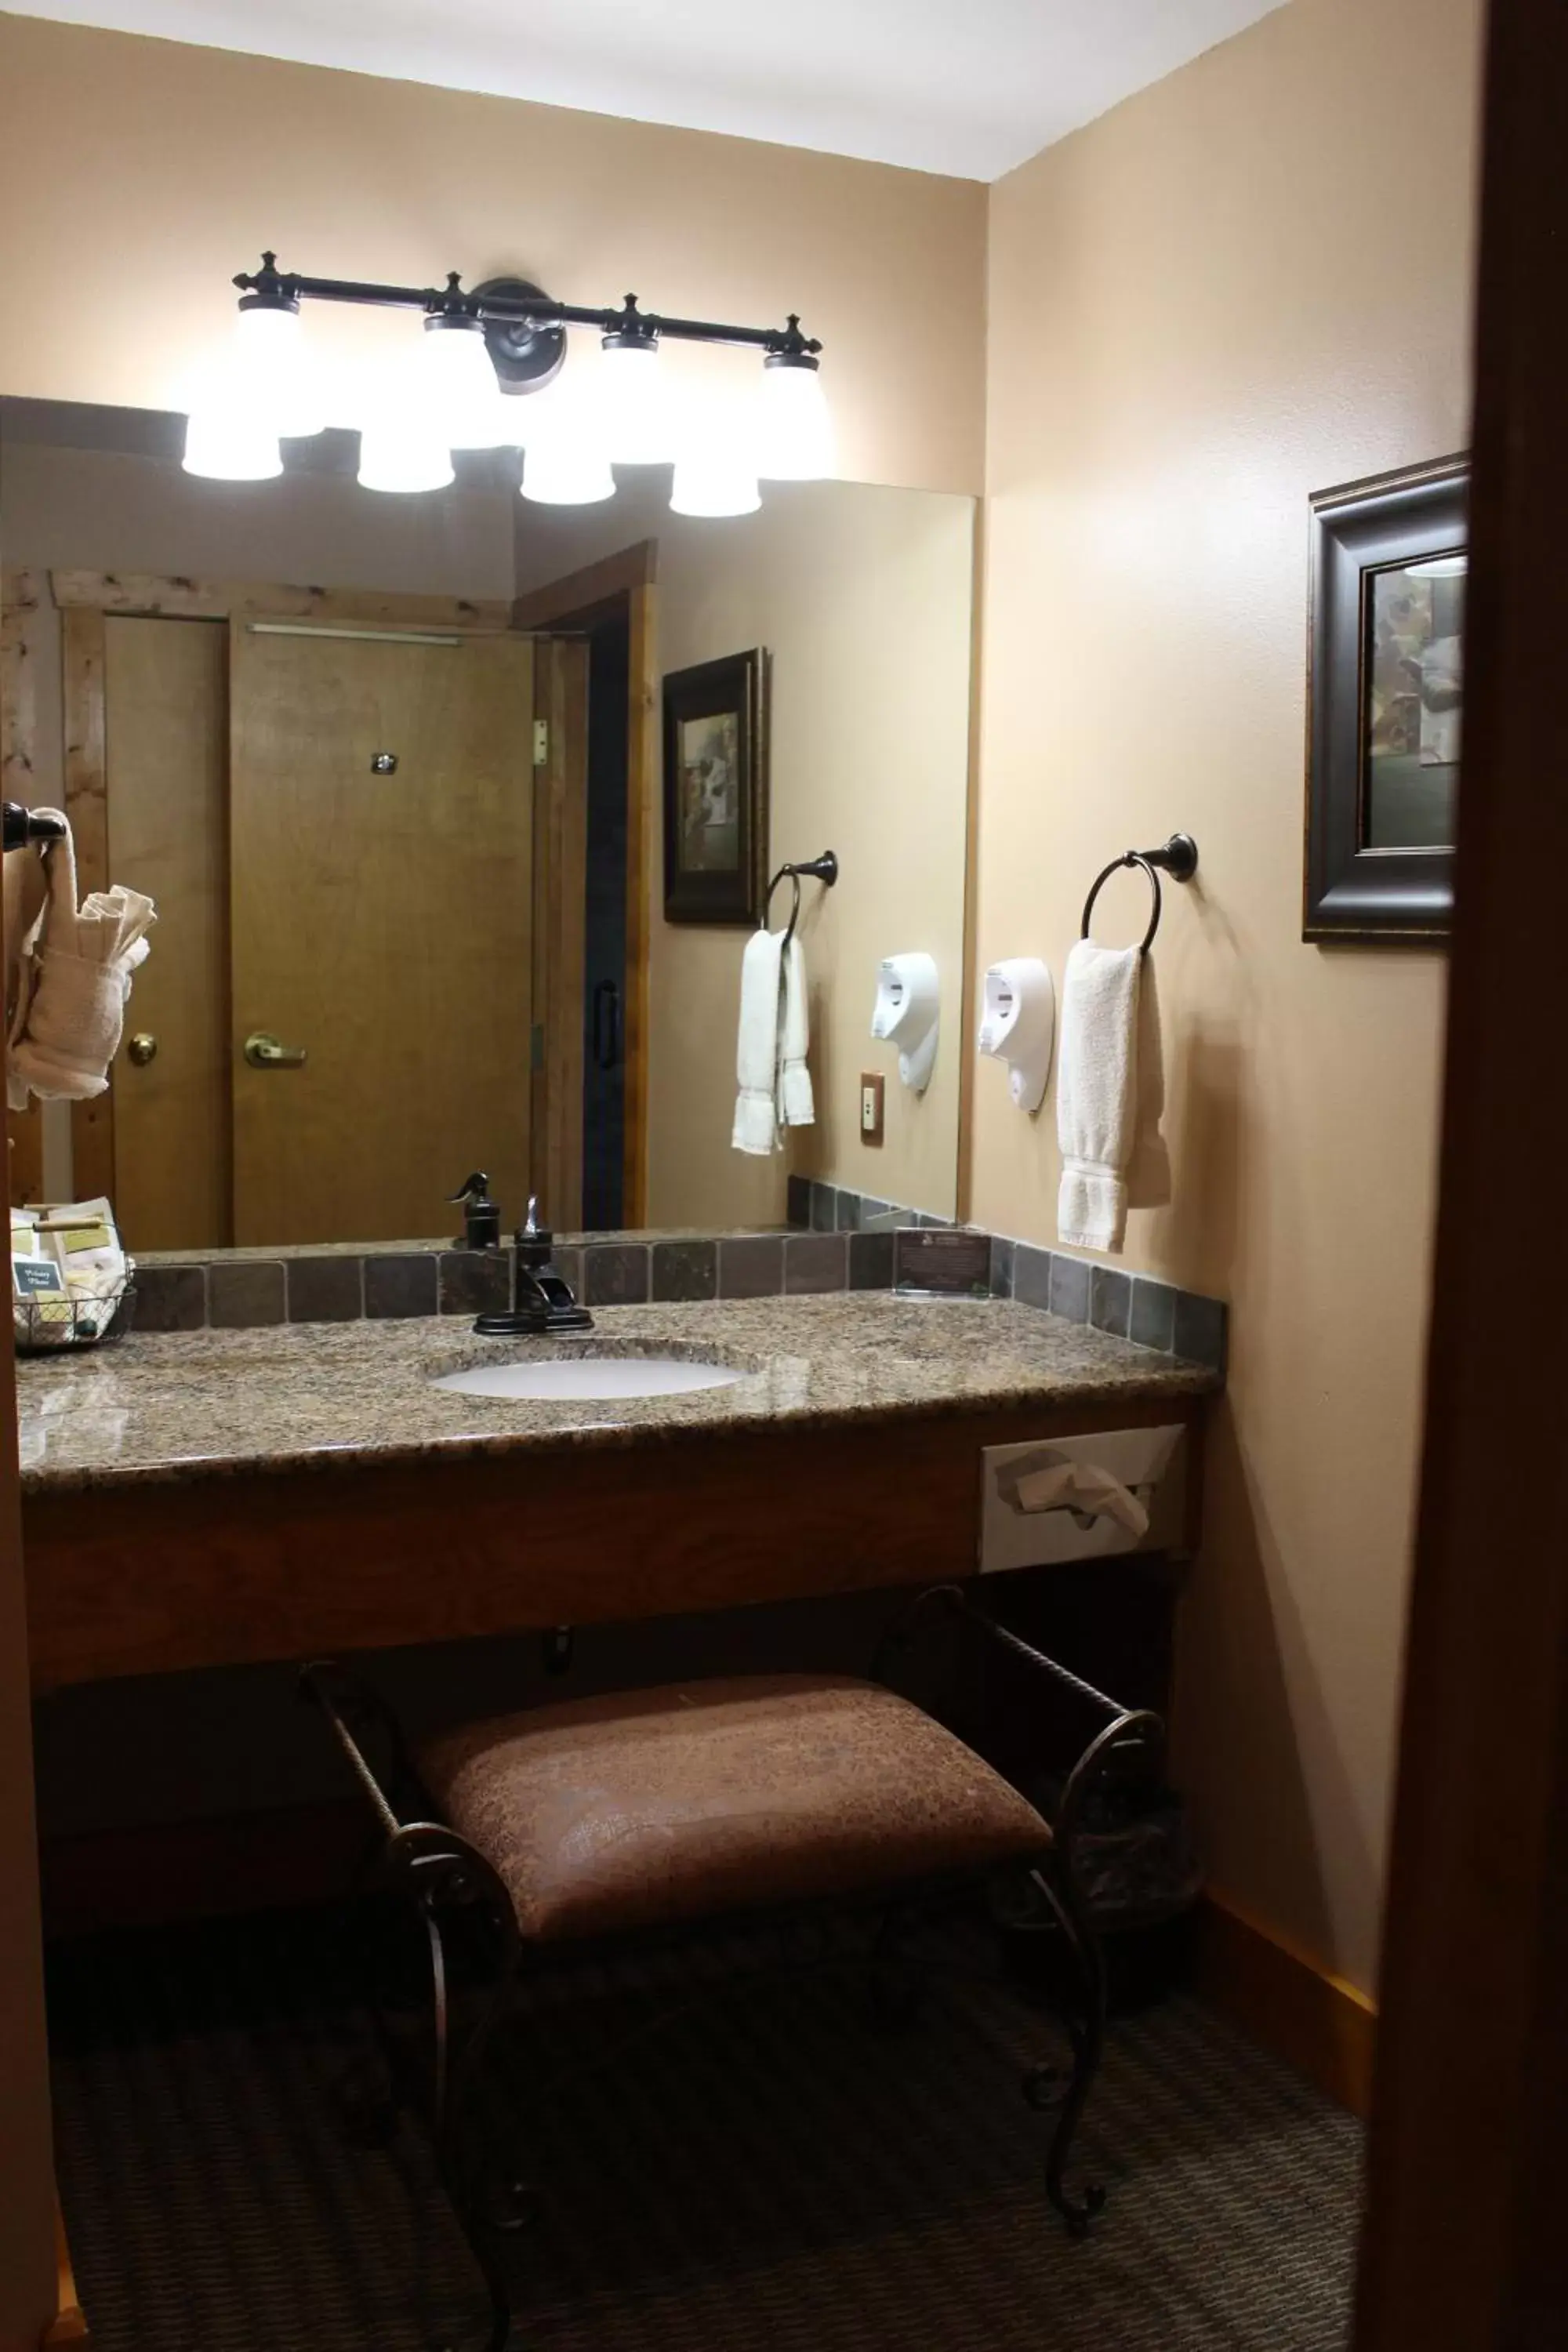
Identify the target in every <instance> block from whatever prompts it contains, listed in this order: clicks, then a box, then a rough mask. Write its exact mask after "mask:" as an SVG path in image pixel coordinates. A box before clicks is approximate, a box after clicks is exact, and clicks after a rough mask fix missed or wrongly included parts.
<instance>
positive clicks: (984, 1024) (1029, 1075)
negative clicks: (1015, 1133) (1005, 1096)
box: [980, 956, 1057, 1111]
mask: <svg viewBox="0 0 1568 2352" xmlns="http://www.w3.org/2000/svg"><path fill="white" fill-rule="evenodd" d="M1056 1036H1057V992H1056V988H1055V986H1054V984H1053V982H1052V980H1051V975H1050V971H1049V970H1048V969H1047V966H1046V965H1045V964H1043V963H1042V962H1041V961H1040V959H1039V958H1038V956H1009V957H1008V959H1007V961H1005V963H994V964H993V965H992V966H991V968H990V970H989V971H987V973H986V975H985V992H984V1008H983V1010H982V1013H981V1020H980V1050H981V1052H982V1053H983V1054H994V1055H995V1056H996V1058H997V1060H998V1061H1001V1062H1005V1063H1007V1065H1008V1066H1009V1075H1008V1080H1007V1085H1008V1091H1009V1092H1010V1094H1011V1095H1012V1097H1013V1100H1014V1101H1015V1102H1016V1104H1017V1106H1018V1108H1019V1109H1020V1110H1027V1111H1036V1110H1038V1109H1039V1108H1040V1105H1041V1103H1042V1102H1044V1100H1045V1098H1046V1081H1047V1078H1048V1077H1049V1076H1050V1074H1051V1048H1052V1047H1053V1045H1055V1044H1056Z"/></svg>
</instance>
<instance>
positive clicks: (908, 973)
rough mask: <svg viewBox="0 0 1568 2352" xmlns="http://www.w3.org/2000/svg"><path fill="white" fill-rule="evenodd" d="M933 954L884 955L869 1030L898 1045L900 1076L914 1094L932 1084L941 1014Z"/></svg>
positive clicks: (920, 1092)
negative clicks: (874, 1009) (875, 1004)
mask: <svg viewBox="0 0 1568 2352" xmlns="http://www.w3.org/2000/svg"><path fill="white" fill-rule="evenodd" d="M940 1010H941V1008H940V1004H939V1002H938V992H937V974H936V958H935V957H934V956H929V955H896V956H884V957H883V959H882V961H881V963H880V964H879V967H878V970H877V1009H876V1011H875V1012H874V1013H873V1014H872V1016H871V1034H872V1036H873V1037H885V1038H886V1039H887V1041H888V1043H889V1045H897V1047H898V1048H899V1076H900V1078H902V1080H903V1082H904V1084H905V1086H906V1087H912V1088H913V1090H914V1092H915V1093H916V1094H917V1095H922V1094H924V1092H925V1090H926V1088H927V1087H928V1086H929V1085H930V1084H931V1068H932V1065H933V1064H934V1063H935V1061H936V1038H937V1026H938V1019H939V1014H940Z"/></svg>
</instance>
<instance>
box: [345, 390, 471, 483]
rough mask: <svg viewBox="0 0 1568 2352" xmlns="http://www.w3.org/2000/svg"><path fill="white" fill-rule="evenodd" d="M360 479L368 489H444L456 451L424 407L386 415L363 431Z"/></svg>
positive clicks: (360, 452)
mask: <svg viewBox="0 0 1568 2352" xmlns="http://www.w3.org/2000/svg"><path fill="white" fill-rule="evenodd" d="M359 479H360V487H361V488H362V489H366V490H396V491H403V492H407V491H411V490H444V489H445V488H446V487H447V483H448V482H449V481H450V480H451V479H452V453H451V451H450V449H448V447H447V444H446V443H445V441H443V440H441V439H440V438H439V437H438V436H437V432H436V430H435V428H434V427H433V426H432V425H430V423H429V422H428V421H427V419H426V417H425V415H423V414H422V413H421V412H420V411H417V410H414V411H410V412H409V413H406V414H403V415H398V414H393V415H381V416H378V417H375V418H374V419H373V420H372V421H371V422H370V423H369V424H367V425H365V426H364V428H363V431H362V432H361V434H360V440H359Z"/></svg>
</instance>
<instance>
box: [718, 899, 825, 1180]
mask: <svg viewBox="0 0 1568 2352" xmlns="http://www.w3.org/2000/svg"><path fill="white" fill-rule="evenodd" d="M809 1044H810V1028H809V1022H808V1017H807V1013H806V1007H805V957H804V956H803V955H802V953H801V950H800V941H799V940H789V942H788V944H787V946H786V944H785V934H784V932H783V931H767V930H762V931H753V932H752V936H751V938H750V939H749V940H747V941H746V952H745V954H744V955H743V956H742V959H741V1034H740V1038H739V1041H738V1043H737V1045H736V1049H735V1076H736V1077H737V1079H738V1080H739V1081H740V1088H741V1091H740V1095H739V1097H738V1099H737V1101H736V1104H735V1126H734V1132H733V1133H732V1134H731V1138H730V1141H731V1144H732V1145H733V1147H734V1149H735V1150H737V1151H750V1152H754V1153H756V1154H757V1155H758V1156H759V1157H760V1156H762V1155H763V1154H765V1153H767V1152H770V1151H776V1150H779V1149H780V1146H781V1141H782V1139H781V1137H780V1134H779V1129H781V1128H784V1127H810V1126H812V1125H813V1124H814V1122H815V1120H816V1105H815V1103H814V1102H813V1100H812V1093H811V1072H810V1071H809V1070H808V1069H807V1068H806V1066H805V1056H806V1052H807V1048H808V1046H809Z"/></svg>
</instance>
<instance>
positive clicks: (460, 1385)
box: [431, 1356, 746, 1404]
mask: <svg viewBox="0 0 1568 2352" xmlns="http://www.w3.org/2000/svg"><path fill="white" fill-rule="evenodd" d="M745 1377H746V1375H745V1373H744V1372H738V1371H736V1370H734V1368H733V1366H732V1365H730V1364H703V1363H692V1362H689V1361H688V1360H685V1359H683V1358H680V1357H678V1356H557V1357H552V1358H547V1359H544V1360H541V1359H540V1358H538V1357H530V1358H529V1359H528V1360H526V1361H525V1362H523V1363H519V1364H480V1365H478V1366H477V1367H476V1368H475V1370H473V1371H471V1372H448V1373H447V1376H446V1378H445V1379H444V1380H439V1381H432V1383H431V1386H432V1387H433V1388H438V1389H447V1390H448V1391H450V1392H451V1393H452V1394H453V1395H455V1396H479V1397H502V1398H506V1399H510V1400H511V1401H513V1402H519V1401H521V1400H523V1399H526V1398H530V1397H531V1398H535V1399H539V1400H542V1401H544V1402H556V1403H567V1404H570V1403H574V1402H588V1401H590V1400H592V1399H595V1398H606V1397H657V1396H687V1395H689V1394H690V1393H691V1392H692V1391H694V1390H697V1389H727V1388H730V1387H731V1386H732V1385H733V1383H734V1382H735V1381H743V1380H744V1379H745Z"/></svg>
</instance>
